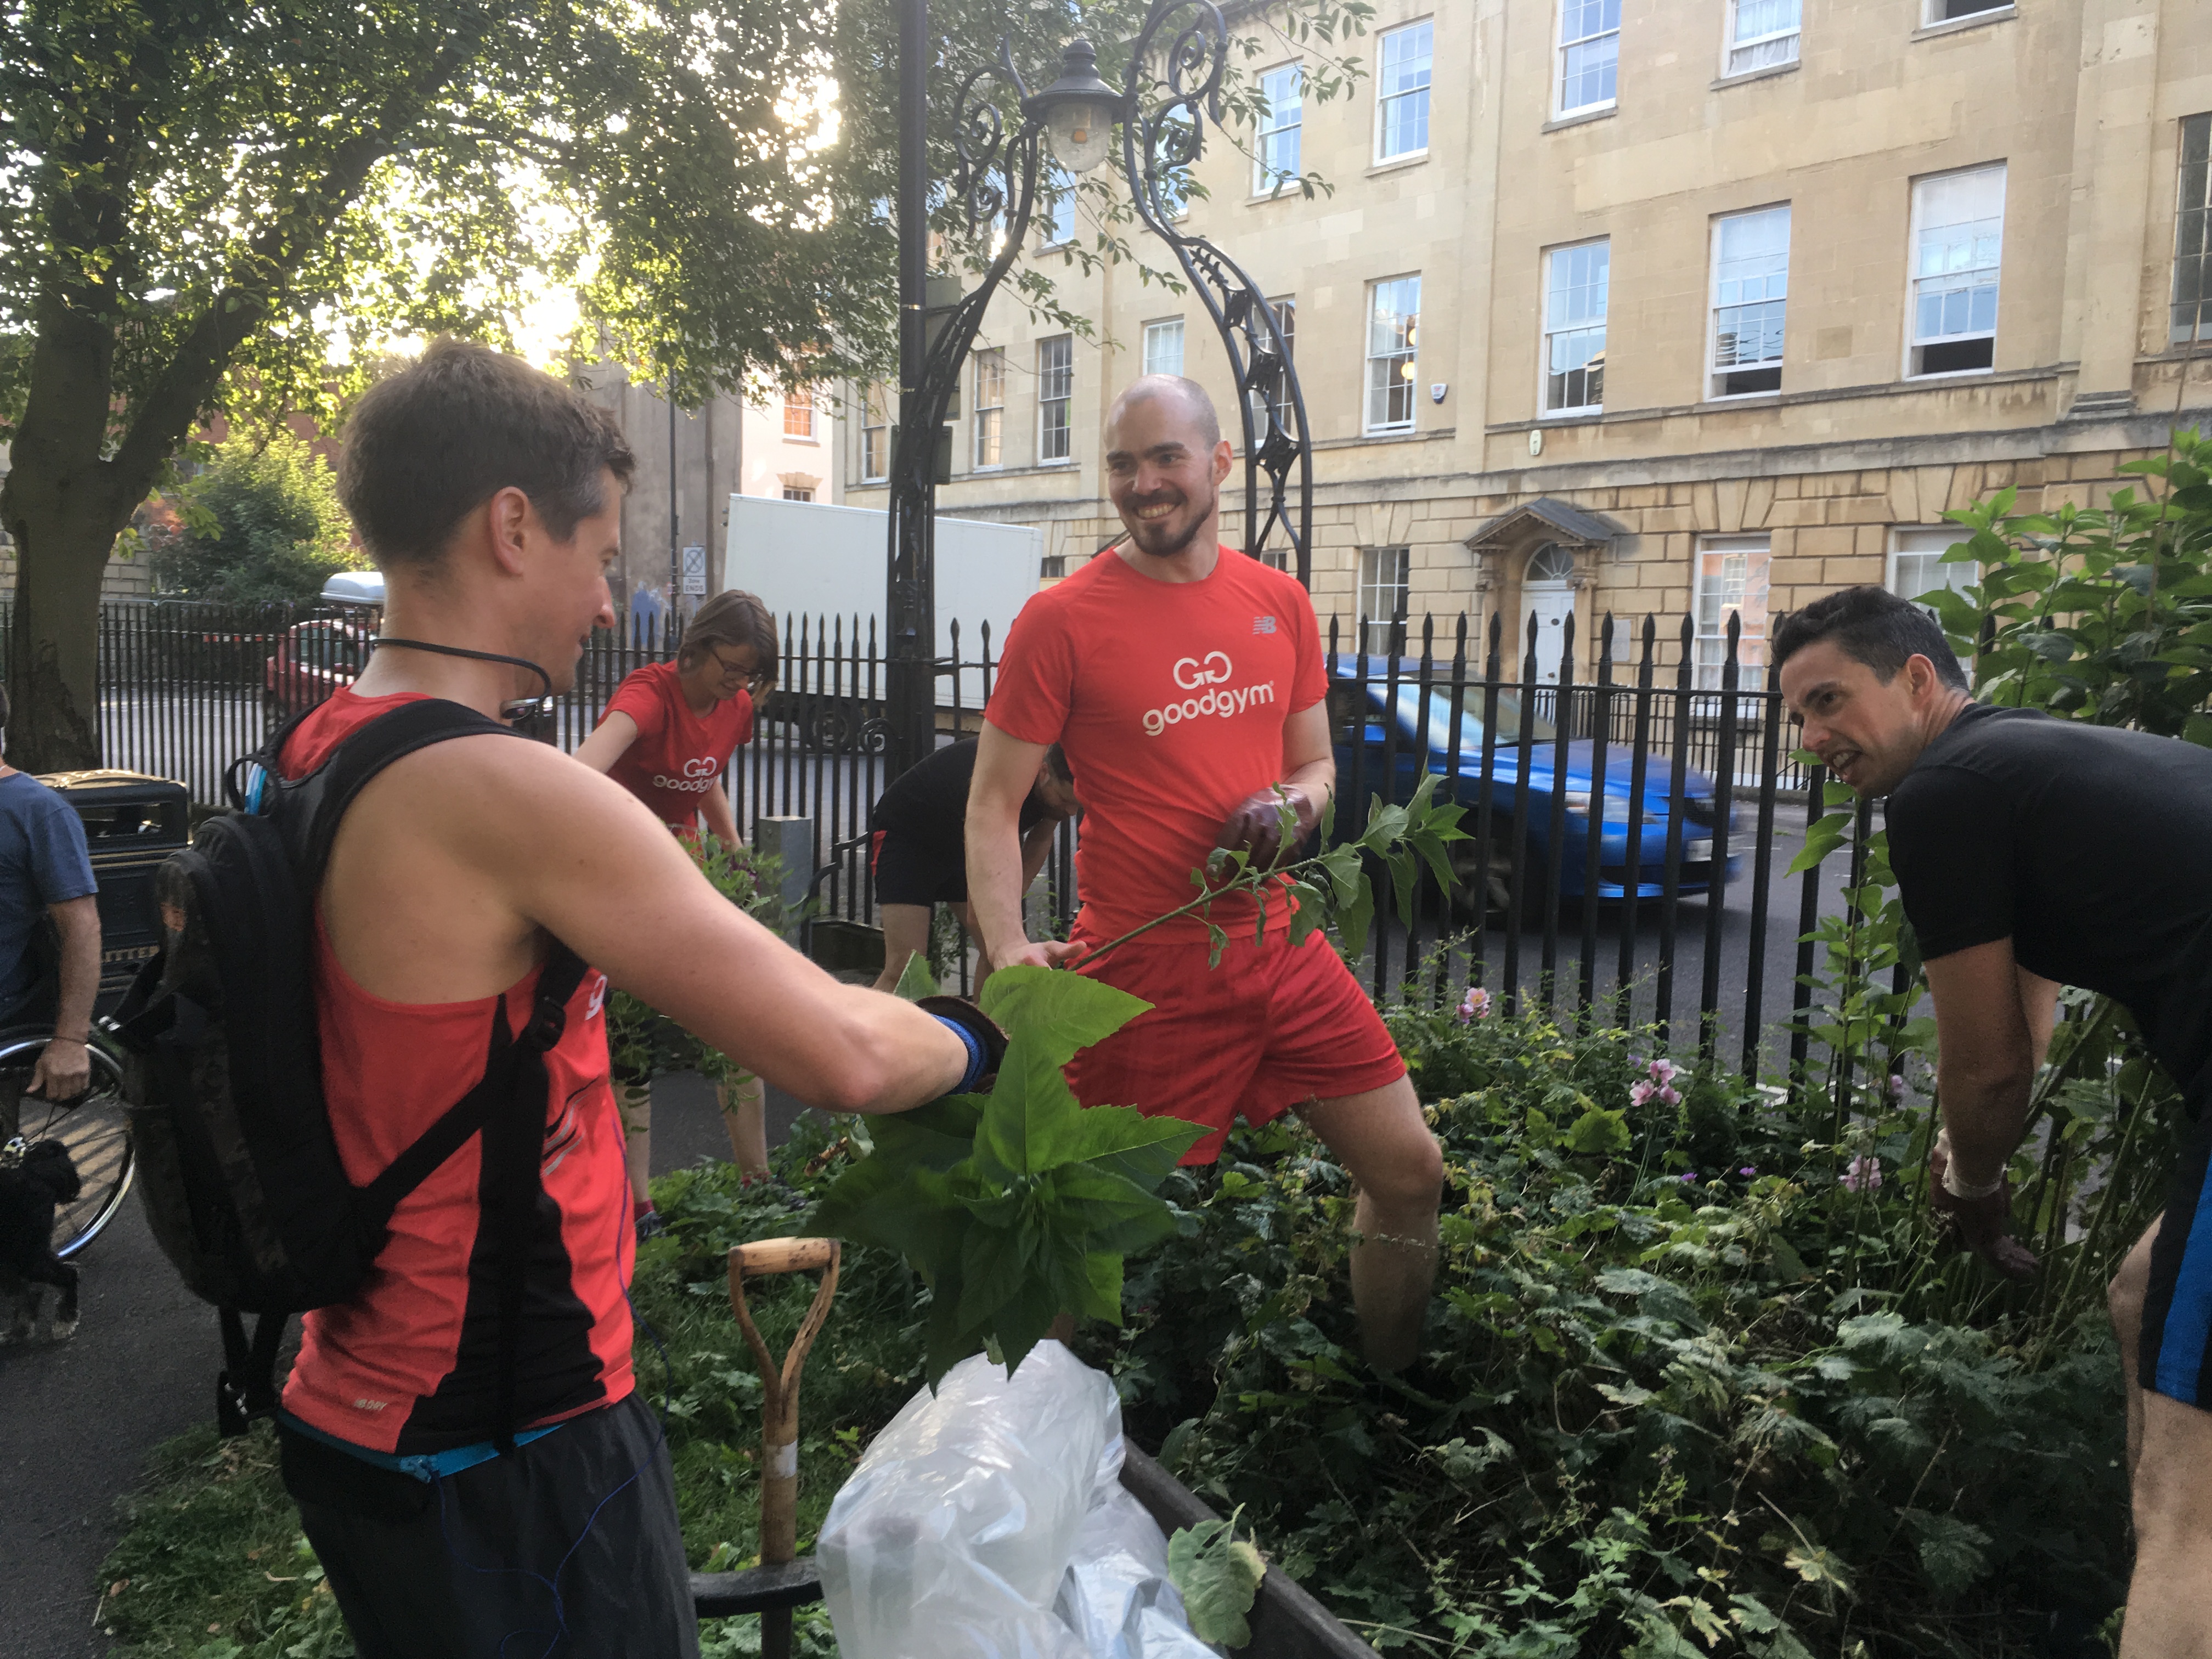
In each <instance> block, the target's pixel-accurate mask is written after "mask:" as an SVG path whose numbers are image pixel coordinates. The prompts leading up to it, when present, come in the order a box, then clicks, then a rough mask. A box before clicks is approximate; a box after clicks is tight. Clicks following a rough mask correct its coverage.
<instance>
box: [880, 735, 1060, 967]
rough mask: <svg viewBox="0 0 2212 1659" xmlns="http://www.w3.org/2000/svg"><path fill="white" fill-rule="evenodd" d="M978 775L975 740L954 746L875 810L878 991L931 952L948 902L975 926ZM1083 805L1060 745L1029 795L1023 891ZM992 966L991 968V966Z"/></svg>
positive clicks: (895, 784)
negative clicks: (971, 840) (880, 928)
mask: <svg viewBox="0 0 2212 1659" xmlns="http://www.w3.org/2000/svg"><path fill="white" fill-rule="evenodd" d="M974 776H975V739H974V738H968V739H966V740H964V741H963V742H960V743H954V744H946V745H945V747H944V748H942V749H939V750H934V751H933V752H932V753H931V754H930V755H929V756H928V757H927V758H925V759H924V760H922V761H921V762H920V763H917V764H916V765H915V766H912V767H909V768H908V769H907V770H906V771H904V772H902V773H901V774H900V775H899V776H898V777H897V778H896V779H894V780H893V781H892V783H891V786H890V787H889V788H888V789H886V790H884V793H883V795H882V798H881V799H878V801H877V802H876V810H875V811H873V812H872V813H871V814H870V815H869V818H868V828H869V830H870V832H871V834H870V846H869V849H868V868H869V872H870V873H871V874H872V876H873V877H874V878H875V884H876V907H877V910H878V914H879V915H881V917H882V919H883V925H884V971H883V973H882V975H880V976H879V977H878V979H877V981H876V989H878V991H889V990H891V989H893V988H895V987H896V986H897V984H898V982H899V975H901V974H902V973H904V972H905V971H906V964H907V958H908V957H911V956H913V955H914V954H915V952H916V951H921V952H923V953H925V957H926V954H927V951H928V950H929V926H930V922H931V921H932V920H933V917H934V915H935V914H936V909H935V908H936V907H937V906H938V905H940V904H949V905H951V906H952V907H953V908H954V909H955V910H956V911H957V913H958V915H959V917H960V925H961V926H962V927H965V928H966V929H967V930H968V931H969V933H970V934H973V933H975V915H974V913H973V912H972V911H971V910H969V907H968V836H967V827H968V786H969V782H970V781H971V780H972V779H973V778H974ZM1075 810H1076V800H1075V780H1074V778H1073V775H1071V774H1070V773H1069V771H1068V769H1067V757H1066V755H1065V754H1064V753H1062V752H1061V750H1060V745H1059V744H1054V745H1053V746H1052V747H1051V748H1049V749H1048V750H1045V753H1044V763H1043V764H1042V766H1040V767H1038V768H1037V775H1036V781H1035V782H1034V783H1032V784H1031V785H1030V791H1029V793H1028V794H1026V795H1024V797H1023V798H1022V810H1021V817H1020V820H1019V826H1018V829H1019V834H1020V836H1021V846H1022V873H1021V883H1022V891H1023V892H1024V893H1026V892H1028V891H1029V890H1030V883H1031V882H1033V881H1035V880H1036V875H1037V872H1038V871H1040V870H1042V869H1043V868H1044V861H1045V860H1046V858H1047V857H1048V856H1049V855H1050V854H1051V852H1052V842H1053V837H1054V836H1055V835H1056V834H1058V833H1059V830H1060V823H1061V822H1062V821H1063V820H1064V819H1066V818H1068V817H1072V816H1073V814H1074V812H1075ZM985 971H986V972H987V971H988V968H986V970H985Z"/></svg>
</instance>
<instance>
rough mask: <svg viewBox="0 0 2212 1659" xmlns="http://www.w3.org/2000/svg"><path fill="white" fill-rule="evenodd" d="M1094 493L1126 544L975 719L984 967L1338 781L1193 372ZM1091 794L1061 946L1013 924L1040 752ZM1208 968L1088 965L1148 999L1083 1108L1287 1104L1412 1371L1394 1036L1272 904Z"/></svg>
mask: <svg viewBox="0 0 2212 1659" xmlns="http://www.w3.org/2000/svg"><path fill="white" fill-rule="evenodd" d="M1106 450H1107V453H1106V474H1107V485H1108V489H1109V493H1110V494H1111V495H1112V497H1113V501H1114V506H1115V509H1116V510H1117V511H1118V512H1119V513H1121V522H1122V523H1123V524H1124V525H1125V526H1127V528H1128V532H1129V535H1128V538H1127V541H1125V542H1124V543H1122V544H1121V546H1120V547H1119V548H1118V549H1116V550H1112V551H1109V552H1106V553H1103V554H1101V555H1100V556H1098V557H1097V558H1095V559H1093V560H1091V562H1090V563H1089V564H1087V565H1085V567H1084V568H1082V569H1081V570H1079V571H1078V572H1077V573H1076V574H1074V575H1073V576H1071V577H1069V578H1068V579H1067V580H1066V581H1064V582H1062V583H1060V585H1059V586H1056V587H1054V588H1052V589H1051V590H1049V591H1048V592H1043V593H1040V594H1038V595H1037V596H1036V598H1035V599H1031V600H1030V601H1029V603H1028V604H1027V605H1024V607H1023V608H1022V613H1021V615H1020V616H1019V617H1017V618H1016V619H1015V622H1014V625H1013V627H1012V629H1010V630H1009V632H1008V633H1007V635H1006V651H1005V654H1004V656H1003V657H1002V658H1001V659H1000V665H999V673H998V678H997V680H996V681H995V683H994V685H993V687H992V691H991V701H990V703H989V705H988V706H987V708H986V709H985V710H984V720H983V733H982V739H981V745H980V747H979V749H978V751H977V755H976V760H975V780H974V782H973V784H972V786H971V787H970V790H969V797H968V892H969V903H970V904H971V905H972V906H973V907H974V910H975V918H976V921H977V924H978V926H979V927H980V929H981V933H982V939H983V949H984V951H985V953H986V954H987V957H989V959H990V960H991V961H992V962H993V963H996V964H998V965H999V966H1000V967H1005V966H1008V965H1010V964H1012V963H1042V964H1046V965H1052V964H1054V963H1059V962H1061V961H1064V960H1066V959H1069V958H1071V957H1075V956H1078V955H1079V954H1081V953H1082V952H1084V951H1087V950H1090V949H1093V948H1095V947H1097V945H1103V944H1105V943H1107V942H1108V941H1109V940H1113V939H1118V938H1120V937H1121V935H1122V934H1124V933H1128V932H1130V931H1132V930H1133V929H1134V928H1137V927H1142V926H1143V925H1144V924H1145V923H1146V922H1149V921H1152V920H1153V919H1154V918H1155V917H1158V916H1160V915H1164V914H1165V913H1166V912H1168V911H1170V910H1173V909H1175V908H1177V907H1178V906H1180V905H1182V904H1184V903H1187V902H1188V901H1189V899H1190V896H1191V886H1190V872H1191V871H1192V870H1194V869H1195V868H1198V867H1200V866H1203V865H1204V864H1205V862H1206V855H1207V854H1209V853H1210V852H1212V849H1213V848H1216V847H1217V846H1218V847H1228V848H1242V849H1243V850H1245V851H1247V852H1249V853H1250V854H1252V856H1253V860H1254V861H1255V863H1258V864H1261V865H1263V866H1264V865H1267V864H1270V863H1272V862H1273V860H1274V858H1275V855H1276V853H1277V851H1278V849H1279V847H1280V845H1281V841H1282V836H1281V830H1280V820H1279V815H1278V807H1279V803H1285V802H1286V803H1288V804H1289V805H1291V807H1292V808H1293V809H1294V810H1295V811H1296V812H1297V824H1298V836H1299V837H1300V838H1301V839H1303V837H1304V836H1306V835H1308V834H1310V833H1311V832H1312V830H1313V829H1314V827H1315V826H1316V824H1317V823H1319V822H1320V820H1321V813H1322V807H1323V806H1324V805H1326V804H1327V802H1328V799H1329V797H1330V795H1331V794H1332V793H1334V791H1335V787H1336V763H1335V760H1334V755H1333V753H1332V750H1331V748H1330V744H1329V732H1328V715H1327V713H1326V708H1327V705H1326V703H1325V702H1324V701H1323V699H1324V696H1325V695H1326V693H1327V691H1328V683H1327V680H1326V678H1325V676H1324V671H1323V668H1322V653H1321V645H1320V641H1319V637H1318V630H1317V629H1316V625H1315V622H1314V611H1313V604H1312V601H1311V600H1310V599H1309V598H1308V597H1307V595H1306V592H1305V591H1304V589H1303V588H1301V587H1300V586H1298V585H1297V582H1295V581H1293V580H1291V578H1290V577H1288V576H1286V575H1285V574H1282V573H1281V572H1280V571H1276V570H1271V569H1269V568H1267V567H1266V566H1265V565H1262V564H1261V563H1259V562H1257V561H1256V560H1254V559H1250V558H1248V557H1246V556H1244V555H1243V553H1240V552H1237V551H1235V550H1232V549H1230V548H1226V547H1224V546H1222V545H1221V544H1220V542H1219V539H1218V529H1219V516H1220V488H1221V481H1222V479H1224V478H1225V477H1227V476H1228V474H1229V469H1230V465H1231V459H1232V457H1231V447H1230V446H1229V444H1228V443H1227V442H1226V441H1224V440H1223V438H1222V436H1221V427H1220V422H1219V421H1218V418H1217V417H1216V416H1215V414H1214V411H1213V405H1212V403H1211V402H1210V401H1209V400H1208V399H1207V398H1206V392H1205V391H1204V390H1203V389H1202V388H1201V387H1200V386H1197V385H1196V384H1195V383H1194V382H1192V381H1189V380H1182V379H1181V378H1179V377H1176V376H1172V375H1164V374H1156V375H1146V377H1145V378H1143V379H1142V380H1138V381H1137V382H1135V383H1134V384H1133V386H1130V388H1129V389H1128V390H1127V392H1123V393H1122V394H1121V398H1120V399H1119V400H1118V401H1116V402H1115V405H1114V408H1113V410H1112V412H1111V414H1110V416H1109V419H1108V422H1107V431H1106ZM1053 743H1058V744H1060V745H1061V746H1062V748H1063V749H1064V750H1066V754H1067V757H1068V760H1069V761H1070V762H1071V763H1073V767H1074V769H1075V775H1076V776H1077V777H1079V778H1080V779H1082V780H1083V804H1084V808H1085V816H1084V820H1083V834H1082V842H1081V845H1080V847H1079V848H1078V850H1077V854H1076V879H1077V884H1078V885H1079V887H1080V888H1081V890H1082V894H1083V908H1082V910H1081V911H1080V913H1079V914H1078V915H1077V917H1076V921H1075V938H1074V939H1073V941H1071V942H1070V943H1068V944H1065V945H1059V944H1045V945H1033V944H1031V943H1030V942H1029V939H1027V937H1026V936H1025V934H1024V929H1023V922H1022V895H1021V885H1022V884H1021V879H1020V872H1021V857H1020V848H1019V842H1018V834H1017V823H1018V814H1019V812H1020V811H1021V802H1022V798H1023V796H1024V793H1026V792H1027V790H1028V788H1029V787H1030V781H1031V780H1033V779H1034V778H1035V777H1036V769H1037V763H1038V761H1039V759H1040V758H1041V757H1042V756H1043V754H1044V751H1045V748H1046V745H1048V744H1053ZM1213 920H1214V921H1215V922H1216V923H1218V925H1219V926H1220V927H1223V928H1225V929H1226V930H1227V933H1228V934H1229V938H1230V940H1231V944H1230V945H1229V947H1228V949H1227V951H1225V953H1224V954H1223V956H1222V959H1221V963H1220V965H1219V966H1218V968H1212V969H1209V968H1208V966H1207V958H1208V955H1209V947H1208V943H1207V934H1206V924H1205V922H1204V921H1201V920H1200V919H1199V918H1198V917H1196V916H1188V917H1184V918H1182V919H1181V920H1180V921H1176V922H1171V923H1169V924H1167V925H1166V926H1164V927H1160V928H1158V929H1156V930H1154V931H1153V932H1152V933H1147V934H1146V935H1145V936H1144V937H1143V938H1142V939H1139V940H1136V941H1134V942H1133V943H1131V944H1129V945H1122V946H1121V947H1120V948H1119V949H1117V950H1115V951H1113V952H1112V953H1111V954H1109V955H1108V956H1105V957H1101V958H1100V959H1099V961H1098V963H1097V966H1096V967H1095V968H1087V969H1085V972H1090V973H1095V974H1096V975H1097V976H1098V977H1099V978H1100V979H1102V980H1104V981H1107V982H1108V983H1109V984H1112V985H1117V986H1119V987H1121V988H1122V989H1124V990H1126V991H1128V992H1130V993H1132V994H1134V995H1137V996H1140V997H1142V998H1144V999H1145V1000H1146V1001H1147V1002H1149V1003H1151V1004H1152V1005H1153V1006H1152V1012H1149V1013H1145V1014H1140V1015H1139V1016H1138V1017H1137V1018H1135V1019H1133V1020H1132V1021H1131V1022H1130V1023H1129V1024H1127V1025H1126V1026H1124V1027H1123V1028H1122V1029H1121V1030H1120V1031H1118V1032H1116V1033H1115V1035H1114V1036H1110V1037H1109V1038H1107V1039H1106V1041H1105V1042H1101V1043H1098V1044H1097V1045H1095V1046H1094V1047H1092V1048H1087V1049H1085V1051H1084V1052H1083V1053H1081V1054H1078V1055H1077V1056H1076V1057H1075V1060H1074V1062H1073V1064H1072V1065H1071V1066H1069V1067H1068V1082H1069V1085H1070V1086H1071V1087H1073V1089H1074V1091H1075V1092H1076V1094H1077V1097H1079V1099H1081V1100H1082V1101H1083V1102H1084V1103H1085V1105H1091V1106H1100V1105H1109V1104H1111V1105H1131V1106H1138V1107H1141V1108H1142V1109H1144V1110H1146V1111H1147V1112H1153V1113H1158V1114H1164V1115H1170V1116H1174V1117H1180V1118H1186V1119H1188V1120H1189V1121H1193V1122H1196V1123H1202V1124H1205V1125H1206V1127H1208V1128H1210V1129H1212V1130H1213V1131H1214V1133H1212V1134H1210V1135H1208V1136H1207V1137H1206V1139H1204V1140H1201V1141H1200V1142H1199V1143H1198V1144H1197V1146H1194V1147H1193V1148H1192V1149H1191V1151H1190V1153H1189V1154H1188V1157H1187V1158H1186V1159H1185V1162H1187V1163H1211V1162H1212V1160H1213V1159H1214V1158H1217V1157H1218V1156H1219V1154H1220V1150H1221V1143H1222V1139H1223V1136H1224V1135H1225V1134H1226V1133H1227V1132H1228V1129H1229V1127H1230V1124H1231V1120H1232V1119H1233V1118H1235V1117H1237V1116H1240V1115H1241V1116H1242V1117H1243V1119H1244V1120H1245V1121H1247V1122H1250V1123H1264V1122H1266V1121H1268V1120H1269V1119H1271V1118H1274V1117H1277V1116H1279V1115H1281V1114H1282V1113H1283V1112H1284V1111H1285V1110H1296V1111H1297V1112H1298V1113H1299V1114H1300V1115H1301V1116H1303V1117H1304V1120H1305V1121H1306V1123H1307V1125H1308V1127H1310V1128H1311V1129H1312V1130H1313V1131H1314V1133H1316V1134H1317V1135H1318V1136H1320V1137H1321V1139H1322V1142H1323V1143H1324V1144H1325V1145H1326V1146H1328V1148H1329V1150H1330V1151H1331V1152H1334V1153H1335V1154H1336V1156H1337V1157H1338V1158H1340V1160H1341V1161H1342V1162H1343V1164H1344V1166H1345V1168H1346V1170H1347V1171H1349V1172H1350V1174H1351V1175H1352V1179H1353V1180H1354V1181H1355V1182H1358V1187H1359V1202H1358V1217H1357V1223H1356V1225H1357V1226H1358V1231H1359V1234H1360V1237H1361V1243H1359V1244H1358V1247H1357V1248H1355V1249H1353V1251H1352V1299H1353V1302H1354V1303H1355V1304H1357V1306H1358V1310H1359V1322H1360V1327H1361V1333H1362V1336H1363V1340H1364V1343H1365V1346H1366V1349H1367V1355H1368V1358H1369V1360H1370V1362H1371V1363H1372V1364H1374V1365H1375V1366H1376V1368H1377V1369H1378V1370H1399V1369H1401V1368H1402V1367H1404V1366H1405V1365H1407V1364H1410V1363H1412V1361H1413V1358H1414V1357H1415V1355H1416V1353H1417V1352H1418V1350H1419V1341H1420V1332H1421V1323H1422V1320H1423V1317H1424V1315H1425V1311H1426V1310H1427V1307H1428V1299H1429V1285H1430V1284H1431V1280H1432V1279H1434V1277H1435V1273H1436V1260H1437V1249H1436V1239H1437V1199H1438V1195H1439V1194H1440V1192H1441V1190H1442V1187H1443V1155H1442V1153H1441V1152H1439V1151H1438V1149H1437V1142H1436V1138H1435V1137H1434V1136H1433V1135H1431V1133H1429V1131H1428V1127H1427V1125H1426V1124H1425V1123H1424V1122H1423V1121H1422V1118H1421V1109H1420V1103H1419V1101H1418V1100H1417V1099H1416V1097H1414V1094H1413V1085H1412V1084H1411V1083H1410V1082H1409V1081H1408V1080H1407V1076H1406V1067H1405V1063H1404V1062H1403V1061H1402V1060H1400V1059H1399V1057H1398V1051H1397V1048H1396V1045H1395V1043H1393V1042H1391V1040H1390V1034H1389V1031H1388V1030H1385V1029H1384V1027H1383V1022H1382V1020H1381V1018H1379V1017H1377V1015H1376V1012H1375V1007H1374V1005H1373V1004H1372V1003H1370V1001H1369V1000H1368V999H1367V998H1366V996H1365V995H1364V994H1363V993H1362V992H1361V991H1360V988H1359V986H1358V981H1355V980H1354V979H1353V978H1352V975H1351V973H1350V971H1349V970H1348V969H1346V967H1345V966H1344V964H1343V963H1342V962H1341V961H1340V959H1339V958H1338V957H1337V955H1336V953H1335V952H1334V951H1333V950H1331V949H1330V948H1329V945H1328V940H1327V939H1325V938H1323V937H1322V935H1321V934H1319V933H1313V934H1310V935H1308V937H1307V939H1306V941H1305V943H1304V945H1302V946H1300V947H1299V948H1298V949H1297V950H1292V949H1291V948H1290V945H1289V943H1288V938H1287V934H1288V929H1289V926H1290V915H1289V911H1288V908H1287V902H1282V903H1277V904H1273V905H1271V906H1270V907H1269V915H1268V919H1267V933H1266V937H1265V938H1264V939H1261V940H1259V941H1257V942H1255V939H1254V929H1255V925H1256V924H1257V923H1258V921H1259V920H1260V918H1259V916H1258V915H1257V912H1256V908H1255V902H1254V901H1253V900H1251V899H1250V898H1249V897H1246V898H1243V899H1242V900H1241V902H1240V901H1238V900H1235V899H1231V900H1225V901H1223V902H1221V903H1219V904H1218V905H1216V906H1215V907H1214V915H1213Z"/></svg>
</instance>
